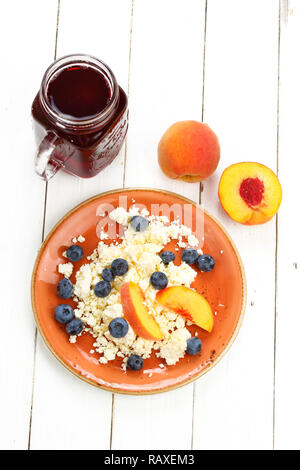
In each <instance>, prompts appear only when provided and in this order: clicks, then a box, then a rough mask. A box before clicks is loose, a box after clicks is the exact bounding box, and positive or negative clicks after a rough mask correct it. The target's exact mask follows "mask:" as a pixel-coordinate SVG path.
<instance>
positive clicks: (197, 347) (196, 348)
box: [186, 336, 202, 356]
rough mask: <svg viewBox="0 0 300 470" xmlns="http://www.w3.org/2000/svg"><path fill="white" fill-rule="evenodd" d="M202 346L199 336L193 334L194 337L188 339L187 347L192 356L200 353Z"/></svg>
mask: <svg viewBox="0 0 300 470" xmlns="http://www.w3.org/2000/svg"><path fill="white" fill-rule="evenodd" d="M201 348H202V343H201V340H200V339H199V338H196V337H195V336H193V337H192V338H190V339H188V341H187V347H186V352H187V353H188V354H190V355H191V356H196V354H199V352H200V351H201Z"/></svg>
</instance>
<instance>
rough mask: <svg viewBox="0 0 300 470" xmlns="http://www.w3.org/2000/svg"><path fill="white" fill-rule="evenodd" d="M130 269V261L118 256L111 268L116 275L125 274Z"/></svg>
mask: <svg viewBox="0 0 300 470" xmlns="http://www.w3.org/2000/svg"><path fill="white" fill-rule="evenodd" d="M128 269H129V266H128V263H127V261H126V260H125V259H123V258H117V259H115V260H114V261H113V262H112V263H111V270H112V272H113V274H114V276H123V274H126V273H127V271H128Z"/></svg>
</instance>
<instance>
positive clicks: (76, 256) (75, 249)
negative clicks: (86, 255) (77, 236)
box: [67, 245, 83, 263]
mask: <svg viewBox="0 0 300 470" xmlns="http://www.w3.org/2000/svg"><path fill="white" fill-rule="evenodd" d="M67 258H68V259H69V260H70V261H72V262H73V263H74V262H76V261H80V260H81V259H82V258H83V249H82V247H81V246H79V245H71V246H69V248H68V249H67Z"/></svg>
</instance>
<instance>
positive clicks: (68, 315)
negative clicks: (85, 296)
mask: <svg viewBox="0 0 300 470" xmlns="http://www.w3.org/2000/svg"><path fill="white" fill-rule="evenodd" d="M54 316H55V320H56V321H58V323H61V324H62V325H65V324H66V323H69V322H70V321H71V320H73V318H74V310H73V309H72V307H71V306H70V305H68V304H60V305H58V306H57V307H56V308H55V311H54Z"/></svg>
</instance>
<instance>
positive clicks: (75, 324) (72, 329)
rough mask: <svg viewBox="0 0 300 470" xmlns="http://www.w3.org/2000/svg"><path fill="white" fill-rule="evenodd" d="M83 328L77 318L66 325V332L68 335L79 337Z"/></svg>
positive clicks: (82, 324)
mask: <svg viewBox="0 0 300 470" xmlns="http://www.w3.org/2000/svg"><path fill="white" fill-rule="evenodd" d="M83 328H84V323H83V322H82V321H81V320H80V319H79V318H74V319H73V320H71V321H70V322H69V323H68V324H67V326H66V331H67V333H68V335H70V336H75V335H79V334H80V333H81V332H82V330H83Z"/></svg>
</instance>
